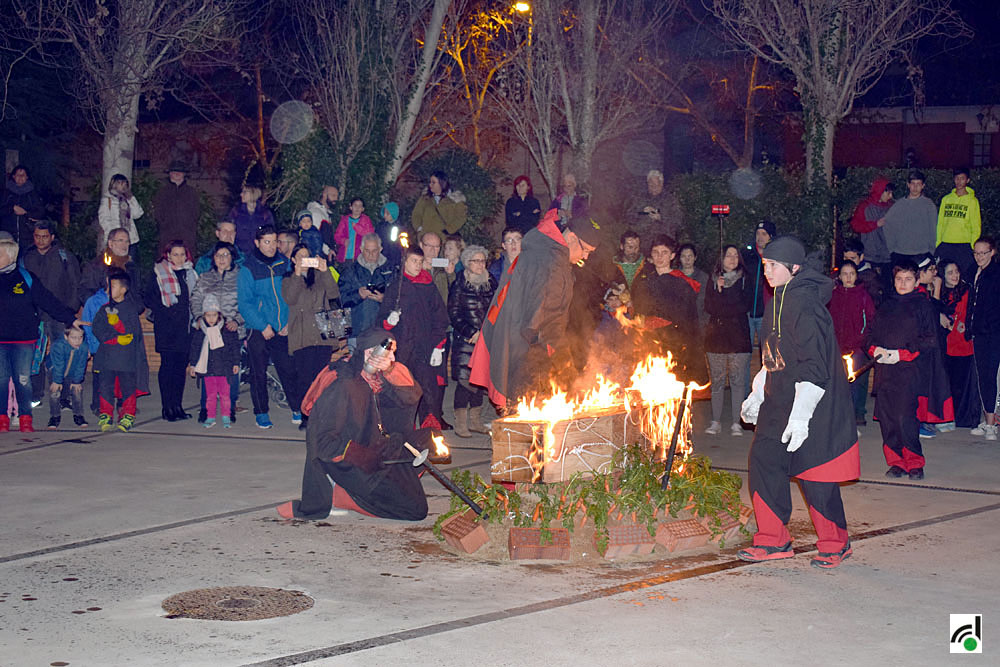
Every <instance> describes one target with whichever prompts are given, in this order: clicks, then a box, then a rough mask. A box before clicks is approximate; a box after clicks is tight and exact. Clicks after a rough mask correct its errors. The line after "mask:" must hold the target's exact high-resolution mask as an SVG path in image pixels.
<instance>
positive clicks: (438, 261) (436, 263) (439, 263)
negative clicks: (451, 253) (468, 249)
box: [431, 257, 448, 269]
mask: <svg viewBox="0 0 1000 667" xmlns="http://www.w3.org/2000/svg"><path fill="white" fill-rule="evenodd" d="M431 266H433V267H434V268H436V269H446V268H448V258H447V257H434V258H432V259H431Z"/></svg>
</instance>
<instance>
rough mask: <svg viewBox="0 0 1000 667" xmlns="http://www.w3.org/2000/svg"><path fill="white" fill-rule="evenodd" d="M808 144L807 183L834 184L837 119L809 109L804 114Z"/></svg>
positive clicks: (827, 185)
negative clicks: (834, 140)
mask: <svg viewBox="0 0 1000 667" xmlns="http://www.w3.org/2000/svg"><path fill="white" fill-rule="evenodd" d="M803 122H804V124H805V133H804V136H803V139H804V141H805V144H806V185H807V186H808V187H813V186H814V185H819V184H820V183H822V184H825V185H826V187H830V186H831V185H832V184H833V138H834V135H835V134H836V132H837V120H836V119H835V118H831V117H825V118H824V117H823V116H821V115H820V114H818V113H810V112H808V111H806V112H805V114H804V115H803Z"/></svg>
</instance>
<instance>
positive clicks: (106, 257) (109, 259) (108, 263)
mask: <svg viewBox="0 0 1000 667" xmlns="http://www.w3.org/2000/svg"><path fill="white" fill-rule="evenodd" d="M112 260H113V258H112V257H111V254H110V253H109V252H108V251H107V250H105V251H104V266H111V262H112Z"/></svg>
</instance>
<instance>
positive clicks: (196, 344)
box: [188, 317, 240, 377]
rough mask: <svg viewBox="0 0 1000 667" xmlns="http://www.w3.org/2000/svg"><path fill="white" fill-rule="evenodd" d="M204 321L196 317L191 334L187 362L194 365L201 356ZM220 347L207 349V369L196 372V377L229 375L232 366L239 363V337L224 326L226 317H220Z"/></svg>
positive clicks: (231, 371) (231, 372)
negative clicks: (203, 371) (202, 371)
mask: <svg viewBox="0 0 1000 667" xmlns="http://www.w3.org/2000/svg"><path fill="white" fill-rule="evenodd" d="M205 326H206V325H205V321H204V319H202V318H200V317H199V318H198V320H197V321H196V322H195V330H194V333H193V334H192V335H191V345H190V355H189V356H188V363H189V364H190V365H191V366H192V367H194V365H195V364H197V363H198V358H199V357H200V356H201V346H202V343H203V342H204V340H205V331H204V327H205ZM222 343H223V345H222V347H220V348H216V349H214V350H213V349H211V348H209V350H208V371H207V372H205V373H198V377H206V376H208V377H229V376H230V375H232V374H233V366H239V365H240V338H239V335H238V334H237V333H236V332H235V331H230V330H229V329H227V328H226V318H225V317H223V318H222Z"/></svg>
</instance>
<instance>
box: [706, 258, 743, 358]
mask: <svg viewBox="0 0 1000 667" xmlns="http://www.w3.org/2000/svg"><path fill="white" fill-rule="evenodd" d="M717 278H718V276H713V278H711V279H709V280H706V282H707V283H708V284H706V285H705V286H704V287H703V288H702V291H703V292H704V293H705V311H706V312H707V313H708V324H707V325H706V327H705V351H706V352H710V353H713V354H739V353H745V352H750V351H751V349H752V348H751V343H750V322H749V320H747V311H748V310H749V309H750V303H749V302H750V299H751V298H753V295H752V294H751V293H750V280H749V279H748V278H747V276H746V274H745V273H743V274H742V275H740V277H739V278H737V279H736V281H735V282H734V283H733V284H732V285H730V286H729V287H724V288H723V289H722V291H721V292H720V291H719V290H718V289H717V288H716V280H717Z"/></svg>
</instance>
